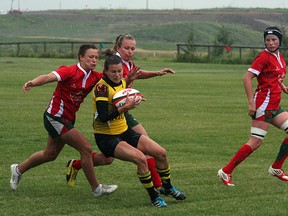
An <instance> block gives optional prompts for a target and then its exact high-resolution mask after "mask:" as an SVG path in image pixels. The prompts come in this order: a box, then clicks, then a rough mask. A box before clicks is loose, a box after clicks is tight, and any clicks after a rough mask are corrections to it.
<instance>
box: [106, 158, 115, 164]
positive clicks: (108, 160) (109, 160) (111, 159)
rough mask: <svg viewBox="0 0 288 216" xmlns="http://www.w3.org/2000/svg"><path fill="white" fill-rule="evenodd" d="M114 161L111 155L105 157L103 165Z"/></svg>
mask: <svg viewBox="0 0 288 216" xmlns="http://www.w3.org/2000/svg"><path fill="white" fill-rule="evenodd" d="M113 161H114V158H113V157H107V158H105V159H104V163H105V165H110V164H111V163H112V162H113Z"/></svg>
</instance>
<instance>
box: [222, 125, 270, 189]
mask: <svg viewBox="0 0 288 216" xmlns="http://www.w3.org/2000/svg"><path fill="white" fill-rule="evenodd" d="M269 126H270V124H269V123H267V122H264V121H258V120H253V121H252V125H251V135H250V138H249V140H248V142H247V143H245V144H244V145H243V146H242V147H241V148H240V149H239V150H238V151H237V152H236V154H235V155H234V156H233V158H232V159H231V160H230V161H229V163H228V164H227V165H226V166H224V167H223V168H221V169H220V170H219V171H218V177H219V178H220V179H221V180H222V181H223V183H224V184H225V185H227V186H234V184H233V183H232V172H233V170H234V169H235V168H236V167H237V166H238V165H239V164H240V163H241V162H242V161H244V160H245V159H246V158H247V157H248V156H249V155H250V154H251V153H252V152H254V151H255V150H256V149H258V148H259V147H260V146H261V144H262V142H263V139H264V138H265V136H266V134H267V131H268V129H269Z"/></svg>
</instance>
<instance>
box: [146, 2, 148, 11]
mask: <svg viewBox="0 0 288 216" xmlns="http://www.w3.org/2000/svg"><path fill="white" fill-rule="evenodd" d="M146 10H148V0H146Z"/></svg>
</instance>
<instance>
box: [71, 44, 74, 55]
mask: <svg viewBox="0 0 288 216" xmlns="http://www.w3.org/2000/svg"><path fill="white" fill-rule="evenodd" d="M73 52H74V43H73V42H71V56H73Z"/></svg>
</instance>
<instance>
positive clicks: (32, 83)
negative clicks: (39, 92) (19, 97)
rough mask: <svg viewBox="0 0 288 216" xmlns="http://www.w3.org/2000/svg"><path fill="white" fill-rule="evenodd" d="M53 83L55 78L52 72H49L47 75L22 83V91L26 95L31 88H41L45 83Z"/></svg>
mask: <svg viewBox="0 0 288 216" xmlns="http://www.w3.org/2000/svg"><path fill="white" fill-rule="evenodd" d="M55 81H57V77H56V75H55V74H54V73H53V72H51V73H49V74H43V75H40V76H38V77H36V78H34V79H33V80H29V81H28V82H26V83H24V85H23V91H24V93H26V92H27V91H29V90H30V89H31V88H32V87H35V86H41V85H44V84H46V83H49V82H55Z"/></svg>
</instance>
